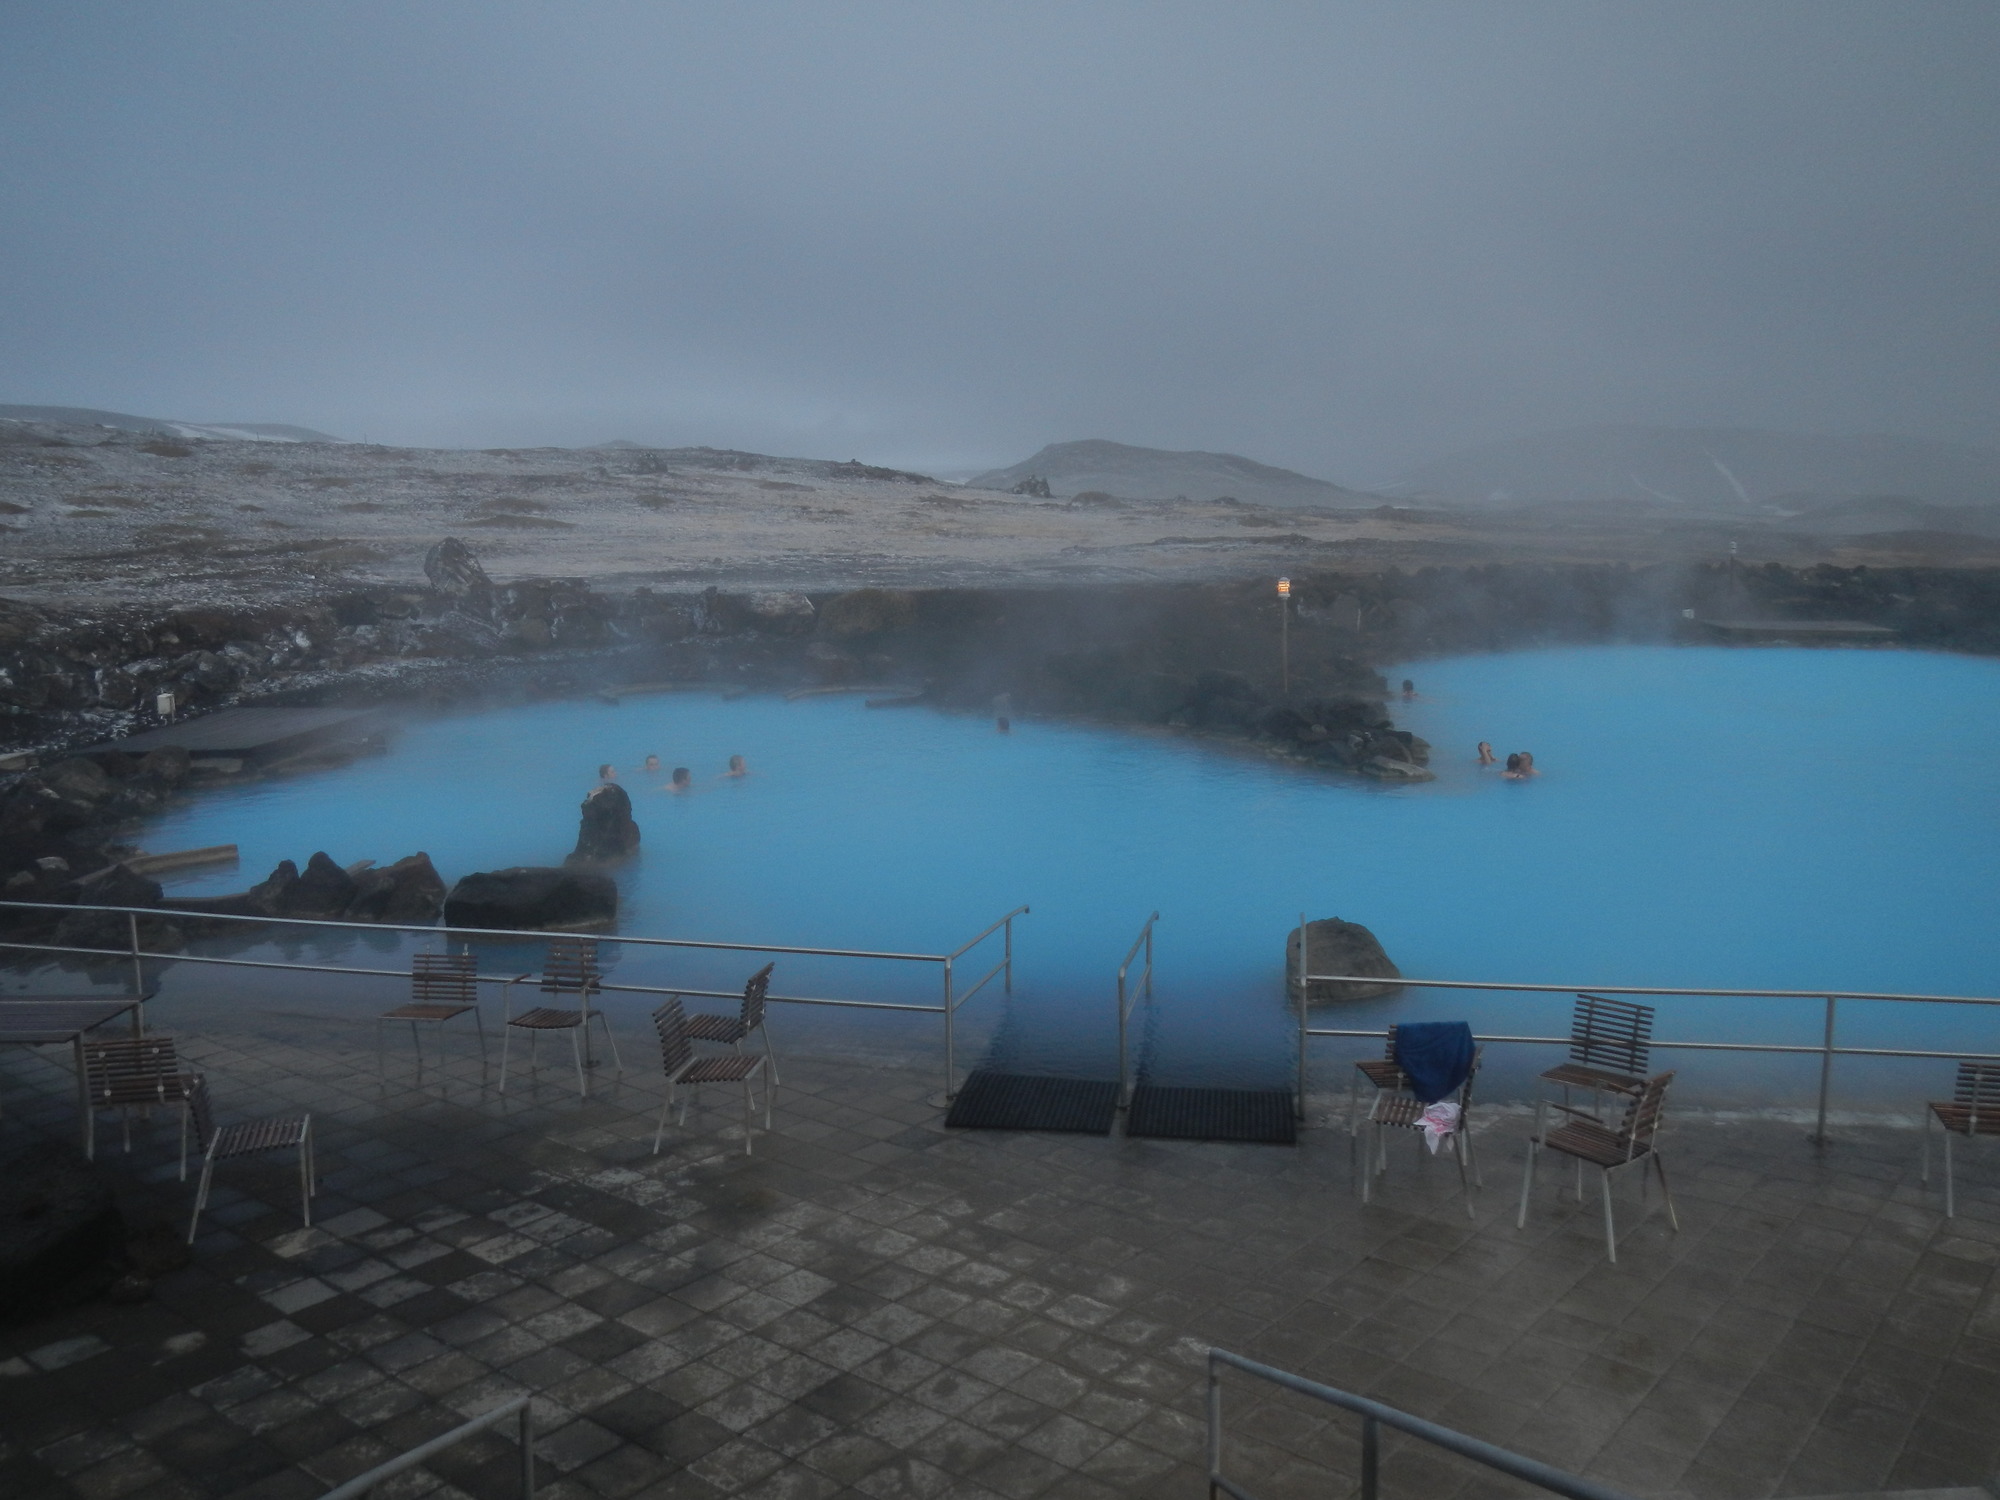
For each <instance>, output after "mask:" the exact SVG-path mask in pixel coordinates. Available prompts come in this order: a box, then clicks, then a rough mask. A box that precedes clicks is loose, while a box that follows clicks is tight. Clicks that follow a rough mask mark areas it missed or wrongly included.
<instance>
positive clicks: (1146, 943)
mask: <svg viewBox="0 0 2000 1500" xmlns="http://www.w3.org/2000/svg"><path fill="white" fill-rule="evenodd" d="M1159 920H1160V914H1159V913H1158V912H1154V913H1153V914H1152V915H1151V916H1150V917H1148V918H1146V925H1145V926H1144V927H1141V928H1140V929H1139V935H1138V937H1136V938H1134V939H1133V940H1132V947H1131V949H1130V950H1129V951H1128V952H1127V953H1126V954H1125V962H1123V963H1122V964H1120V965H1119V966H1118V1107H1119V1108H1120V1109H1123V1108H1125V1106H1126V1105H1128V1104H1129V1103H1131V1102H1132V1089H1131V1085H1130V1082H1129V1079H1130V1076H1131V1072H1130V1069H1129V1068H1128V1067H1127V1065H1126V1055H1127V1054H1126V1045H1125V1028H1126V1024H1127V1022H1129V1021H1130V1020H1131V1017H1132V1007H1133V1006H1134V1005H1136V1004H1137V1003H1138V1001H1139V997H1140V996H1141V995H1144V996H1145V997H1146V998H1147V999H1148V1000H1150V999H1152V998H1153V924H1154V923H1155V922H1157V921H1159ZM1141 948H1143V949H1145V950H1146V967H1145V968H1144V969H1143V970H1141V971H1140V974H1139V982H1138V983H1137V984H1135V985H1133V986H1132V987H1131V990H1130V992H1129V993H1128V992H1127V990H1126V987H1125V976H1126V975H1127V974H1128V973H1130V972H1131V969H1132V960H1133V959H1135V958H1137V957H1138V956H1139V950H1140V949H1141Z"/></svg>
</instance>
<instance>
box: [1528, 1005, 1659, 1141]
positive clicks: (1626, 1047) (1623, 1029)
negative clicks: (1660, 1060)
mask: <svg viewBox="0 0 2000 1500" xmlns="http://www.w3.org/2000/svg"><path fill="white" fill-rule="evenodd" d="M1652 1060H1653V1007H1652V1006H1650V1005H1635V1004H1633V1003H1632V1002H1630V1001H1627V1000H1613V999H1610V998H1609V997H1607V996H1604V995H1578V996H1577V997H1576V1009H1575V1011H1573V1012H1572V1013H1571V1016H1570V1023H1569V1060H1568V1061H1567V1062H1560V1063H1557V1064H1556V1065H1555V1066H1554V1067H1553V1068H1550V1069H1549V1070H1548V1071H1547V1072H1545V1073H1543V1074H1542V1080H1543V1081H1544V1082H1545V1083H1553V1084H1559V1085H1561V1087H1562V1102H1563V1105H1564V1106H1568V1104H1569V1102H1570V1090H1571V1089H1588V1090H1589V1091H1590V1095H1591V1101H1592V1104H1593V1106H1594V1113H1595V1114H1596V1115H1597V1116H1598V1117H1599V1118H1600V1120H1601V1119H1602V1117H1603V1113H1604V1096H1605V1095H1606V1094H1615V1095H1618V1096H1620V1097H1621V1098H1625V1099H1629V1098H1631V1097H1632V1096H1633V1095H1634V1094H1636V1093H1638V1092H1639V1091H1640V1090H1641V1089H1643V1088H1644V1087H1645V1086H1646V1071H1647V1069H1648V1068H1650V1067H1651V1066H1652Z"/></svg>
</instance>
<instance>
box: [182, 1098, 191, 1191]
mask: <svg viewBox="0 0 2000 1500" xmlns="http://www.w3.org/2000/svg"><path fill="white" fill-rule="evenodd" d="M188 1112H189V1106H188V1102H187V1100H185V1099H183V1100H181V1181H182V1182H186V1181H187V1180H188Z"/></svg>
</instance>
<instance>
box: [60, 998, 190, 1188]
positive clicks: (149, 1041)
mask: <svg viewBox="0 0 2000 1500" xmlns="http://www.w3.org/2000/svg"><path fill="white" fill-rule="evenodd" d="M81 1052H82V1054H83V1080H84V1098H85V1103H86V1108H85V1111H84V1154H85V1155H86V1156H88V1157H89V1158H90V1159H91V1160H92V1161H95V1160H96V1159H97V1115H98V1112H99V1111H100V1110H107V1109H116V1110H121V1111H123V1120H122V1124H123V1126H124V1131H125V1149H126V1150H127V1151H128V1152H129V1151H130V1150H131V1149H132V1111H133V1110H134V1109H157V1108H167V1107H171V1108H172V1109H174V1110H175V1111H176V1112H178V1113H179V1115H180V1117H181V1121H180V1124H181V1181H183V1182H185V1181H187V1143H188V1102H187V1101H188V1091H189V1088H190V1086H191V1084H192V1081H193V1080H192V1078H191V1076H190V1075H189V1074H187V1073H184V1072H182V1071H181V1063H180V1059H179V1058H178V1057H177V1056H175V1053H174V1039H173V1038H172V1037H170V1036H165V1035H162V1034H160V1033H158V1032H155V1033H153V1034H152V1035H151V1036H133V1037H107V1038H105V1039H104V1040H102V1041H94V1040H86V1041H85V1042H84V1043H83V1045H82V1047H81Z"/></svg>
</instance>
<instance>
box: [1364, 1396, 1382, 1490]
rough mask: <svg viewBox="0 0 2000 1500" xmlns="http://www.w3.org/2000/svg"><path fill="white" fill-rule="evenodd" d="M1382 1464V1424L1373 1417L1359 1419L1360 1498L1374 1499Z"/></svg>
mask: <svg viewBox="0 0 2000 1500" xmlns="http://www.w3.org/2000/svg"><path fill="white" fill-rule="evenodd" d="M1381 1465H1382V1424H1381V1423H1380V1422H1378V1421H1376V1420H1375V1419H1374V1418H1373V1417H1366V1416H1364V1417H1363V1418H1362V1419H1361V1500H1376V1489H1377V1487H1378V1484H1379V1480H1378V1477H1377V1476H1378V1472H1379V1470H1380V1469H1381Z"/></svg>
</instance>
